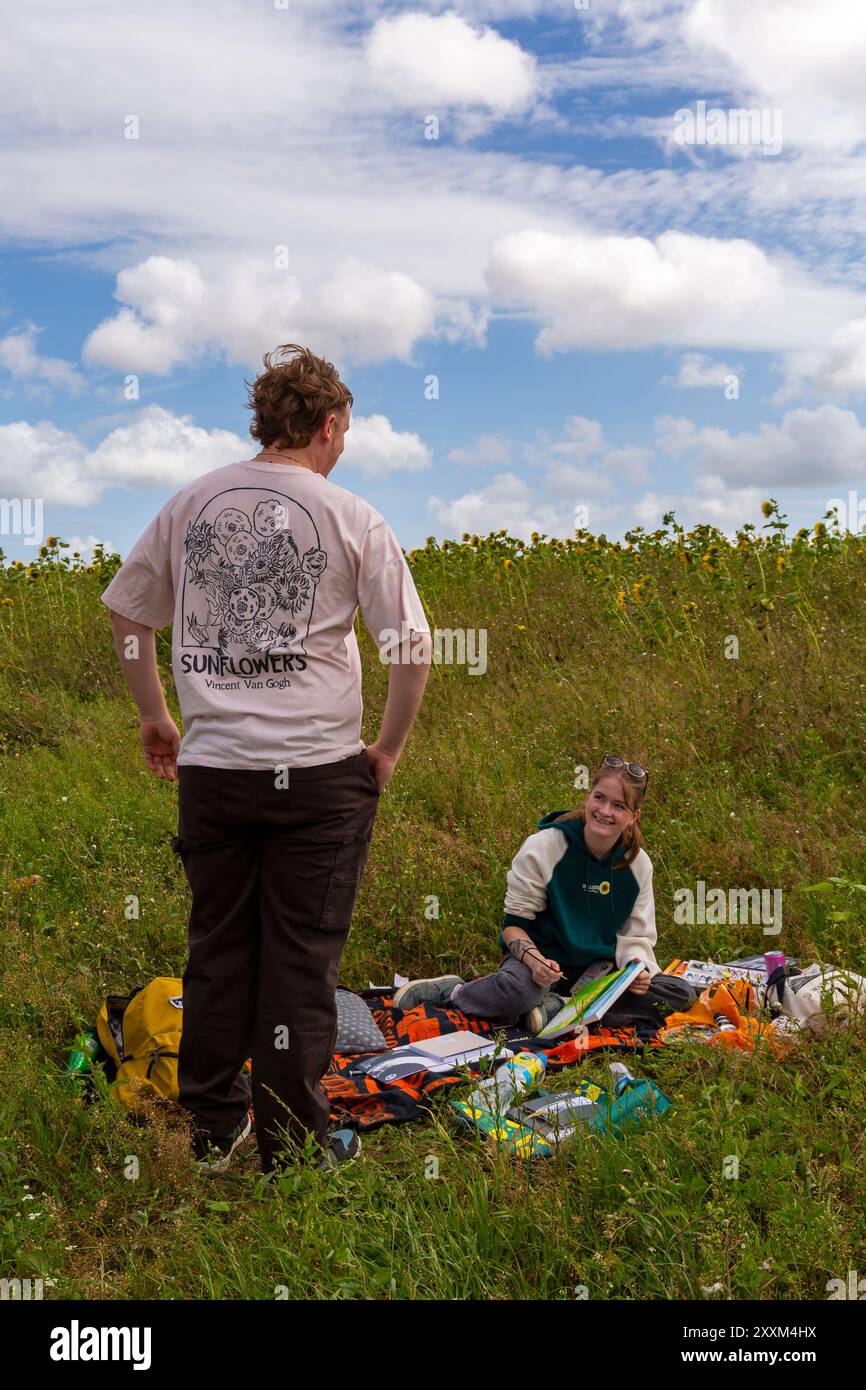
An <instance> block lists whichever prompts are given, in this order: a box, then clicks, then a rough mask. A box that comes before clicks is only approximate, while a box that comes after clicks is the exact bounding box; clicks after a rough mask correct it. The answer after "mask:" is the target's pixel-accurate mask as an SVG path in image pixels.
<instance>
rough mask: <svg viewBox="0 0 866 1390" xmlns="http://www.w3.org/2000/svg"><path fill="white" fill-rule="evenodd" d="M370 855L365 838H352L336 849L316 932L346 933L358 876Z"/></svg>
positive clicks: (356, 894)
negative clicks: (318, 930)
mask: <svg viewBox="0 0 866 1390" xmlns="http://www.w3.org/2000/svg"><path fill="white" fill-rule="evenodd" d="M369 853H370V838H369V836H368V835H365V834H362V835H354V836H351V837H350V838H348V839H346V840H344V841H343V842H342V844H341V845H340V847H339V849H338V850H337V854H336V858H335V860H334V867H333V869H332V870H331V875H330V878H329V879H328V887H327V890H326V892H325V898H324V902H323V903H322V915H321V917H320V918H319V929H320V931H334V932H339V931H348V929H349V923H350V921H351V917H352V909H353V908H354V906H355V899H356V898H357V896H358V889H359V887H360V885H361V876H362V874H363V872H364V869H365V867H366V864H367V857H368V855H369Z"/></svg>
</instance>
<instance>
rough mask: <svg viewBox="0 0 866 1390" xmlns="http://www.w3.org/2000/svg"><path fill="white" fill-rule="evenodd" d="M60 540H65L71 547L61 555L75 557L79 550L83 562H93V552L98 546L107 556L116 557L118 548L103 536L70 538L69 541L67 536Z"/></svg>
mask: <svg viewBox="0 0 866 1390" xmlns="http://www.w3.org/2000/svg"><path fill="white" fill-rule="evenodd" d="M60 539H61V540H65V541H66V544H67V545H68V547H69V549H68V550H62V551H61V552H60V553H61V555H70V556H74V554H75V552H76V550H77V551H78V553H79V555H80V557H81V559H82V560H92V559H93V552H94V550H95V548H96V546H98V545H101V546H102V548H103V550H104V551H105V554H106V555H114V554H115V553H116V552H117V546H116V545H114V544H113V543H112V542H111V541H107V540H105V539H104V538H103V537H102V536H94V535H93V534H92V533H91V534H90V535H89V536H84V537H82V536H70V537H69V539H68V540H67V539H66V537H65V536H61V538H60Z"/></svg>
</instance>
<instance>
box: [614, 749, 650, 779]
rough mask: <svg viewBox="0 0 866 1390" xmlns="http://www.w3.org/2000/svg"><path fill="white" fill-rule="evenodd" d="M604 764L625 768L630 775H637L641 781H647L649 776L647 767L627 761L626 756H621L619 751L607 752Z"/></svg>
mask: <svg viewBox="0 0 866 1390" xmlns="http://www.w3.org/2000/svg"><path fill="white" fill-rule="evenodd" d="M603 766H605V767H615V768H625V770H626V772H627V773H628V775H629V776H630V777H636V778H637V779H638V780H639V781H641V782H644V781H646V778H647V770H646V768H645V767H641V765H640V763H627V762H626V760H625V758H621V757H620V756H619V754H618V753H605V755H604V763H603Z"/></svg>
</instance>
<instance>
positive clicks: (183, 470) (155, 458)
mask: <svg viewBox="0 0 866 1390" xmlns="http://www.w3.org/2000/svg"><path fill="white" fill-rule="evenodd" d="M257 448H258V446H257V445H255V444H253V443H251V441H250V440H248V439H242V438H241V436H240V435H237V434H234V433H232V431H230V430H220V429H211V430H207V429H202V428H201V426H199V425H195V424H193V422H192V419H191V418H190V416H188V415H184V416H179V415H175V414H173V413H172V412H171V411H170V410H165V409H163V407H162V406H158V405H149V406H146V407H144V408H143V409H142V410H139V411H137V412H136V414H135V415H134V416H133V417H132V418H131V419H130V421H129V423H128V424H124V425H118V426H116V427H115V428H114V429H112V430H111V431H110V432H109V433H108V434H107V435H106V436H105V438H104V439H103V440H101V442H100V443H99V444H98V445H97V446H96V447H95V448H93V449H88V448H87V447H86V446H85V445H84V444H83V443H82V442H81V440H80V439H78V437H77V436H76V435H75V434H73V433H71V432H70V431H68V430H61V429H58V428H57V427H56V426H55V425H53V424H51V423H50V422H49V421H41V422H40V423H39V424H37V425H31V424H29V423H27V422H26V421H24V420H18V421H16V422H15V423H13V424H9V425H2V426H0V492H2V493H3V495H13V496H15V495H19V493H20V491H21V487H22V479H26V491H27V495H28V496H30V495H33V496H35V497H41V498H42V499H43V501H45V502H52V503H58V504H65V505H68V506H74V507H84V506H91V505H93V504H94V503H95V502H97V501H98V500H99V498H100V497H101V496H102V494H103V493H104V492H105V491H106V489H108V488H112V487H126V488H143V487H166V488H175V489H176V488H180V487H182V486H183V485H184V484H185V483H188V482H191V481H192V479H193V478H198V477H200V476H201V475H202V474H203V473H208V472H210V471H211V470H212V469H214V468H222V467H223V466H224V465H225V464H228V463H234V462H237V461H239V460H241V459H247V458H251V457H252V456H253V454H254V453H256V451H257ZM344 460H345V462H347V463H349V465H350V466H353V467H356V468H359V469H360V471H361V473H362V475H363V476H364V477H381V476H382V475H383V474H385V473H389V472H395V471H397V470H398V469H402V470H404V471H409V472H415V471H417V470H418V469H419V468H426V467H427V466H428V464H429V461H430V460H429V453H428V451H427V449H426V447H425V446H424V445H423V444H422V443H421V441H420V439H419V438H418V436H417V435H415V434H412V433H409V432H398V431H395V430H394V429H393V428H392V427H391V425H390V423H389V421H388V420H387V419H386V418H385V416H384V415H373V416H370V417H369V418H368V419H365V418H364V417H363V416H361V417H357V416H354V415H353V418H352V424H351V428H350V430H349V432H348V434H347V435H346V444H345V449H344V453H343V458H342V459H341V462H343V461H344ZM338 467H339V464H338Z"/></svg>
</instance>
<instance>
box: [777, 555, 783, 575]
mask: <svg viewBox="0 0 866 1390" xmlns="http://www.w3.org/2000/svg"><path fill="white" fill-rule="evenodd" d="M784 568H785V557H784V555H777V556H776V573H777V574H781V573H782V571H783V569H784Z"/></svg>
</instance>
